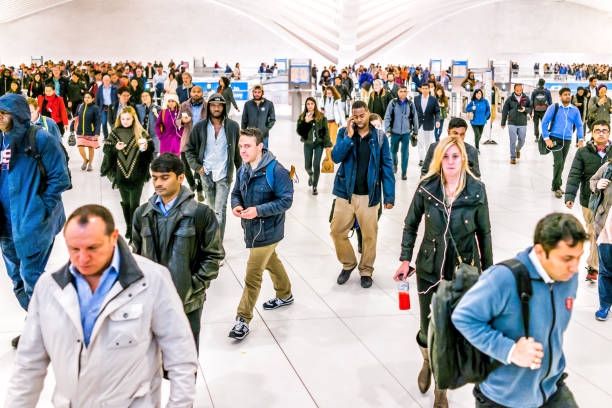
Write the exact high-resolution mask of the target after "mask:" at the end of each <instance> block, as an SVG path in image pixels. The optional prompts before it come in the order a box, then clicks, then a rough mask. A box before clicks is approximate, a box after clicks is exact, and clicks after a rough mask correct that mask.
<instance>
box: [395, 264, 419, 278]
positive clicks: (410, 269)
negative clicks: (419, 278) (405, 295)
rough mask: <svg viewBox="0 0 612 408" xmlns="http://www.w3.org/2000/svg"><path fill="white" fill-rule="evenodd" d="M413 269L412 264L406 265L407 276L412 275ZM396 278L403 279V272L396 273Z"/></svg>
mask: <svg viewBox="0 0 612 408" xmlns="http://www.w3.org/2000/svg"><path fill="white" fill-rule="evenodd" d="M414 271H415V268H414V266H412V265H410V266H409V267H408V276H412V274H413V273H414ZM397 278H398V279H399V280H404V274H403V273H400V274H399V275H397Z"/></svg>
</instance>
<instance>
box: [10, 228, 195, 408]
mask: <svg viewBox="0 0 612 408" xmlns="http://www.w3.org/2000/svg"><path fill="white" fill-rule="evenodd" d="M117 245H118V248H119V254H120V255H119V256H120V266H119V274H118V278H117V282H115V284H114V285H113V287H112V288H111V290H110V292H109V294H108V296H107V299H109V300H108V301H107V302H106V303H105V305H104V306H103V307H102V309H101V310H100V313H99V316H98V318H97V320H96V323H95V325H94V329H93V332H92V335H91V339H90V342H89V345H88V346H87V347H85V343H84V337H83V326H82V323H81V314H80V312H79V298H78V295H77V291H76V287H75V281H74V276H73V275H72V273H71V272H70V270H69V264H67V265H65V266H64V267H62V269H60V270H59V271H57V272H55V273H43V274H42V275H41V276H40V279H39V280H38V283H37V284H36V290H35V291H34V295H33V297H32V301H31V302H30V306H29V309H28V318H27V319H26V323H25V328H24V330H23V334H22V336H21V340H20V341H19V348H18V349H17V355H16V357H15V368H14V371H13V375H12V377H11V379H10V381H9V384H8V392H7V397H6V403H5V406H6V407H11V408H31V407H34V406H36V403H37V401H38V398H39V396H40V391H41V390H42V388H43V383H44V380H45V375H46V373H47V366H48V365H49V363H51V366H52V367H53V371H54V373H55V390H54V393H53V400H52V403H53V406H54V407H56V408H110V407H129V408H150V407H161V382H162V365H163V368H164V369H165V370H167V371H168V373H169V374H168V377H169V378H170V382H171V386H170V397H169V402H168V404H167V405H166V407H168V408H170V407H171V408H190V407H192V406H193V401H194V398H195V393H196V390H195V375H196V370H197V367H198V360H197V355H196V348H195V342H194V340H193V334H192V333H191V329H190V327H189V323H188V321H187V316H186V315H185V312H183V307H182V305H181V301H180V299H179V297H178V296H177V295H176V289H174V287H173V286H172V281H171V280H170V276H169V273H168V270H167V269H166V268H165V267H163V266H161V265H158V264H156V263H154V262H152V261H150V260H148V259H146V258H143V257H141V256H138V255H132V254H131V253H130V249H129V248H128V246H127V244H126V243H125V241H124V240H123V238H121V237H119V241H118V244H117Z"/></svg>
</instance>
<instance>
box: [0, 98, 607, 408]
mask: <svg viewBox="0 0 612 408" xmlns="http://www.w3.org/2000/svg"><path fill="white" fill-rule="evenodd" d="M277 111H278V114H279V118H280V120H279V121H278V122H277V125H276V126H275V128H274V129H273V131H272V136H271V150H272V151H273V152H274V153H275V154H276V155H277V156H278V157H279V159H280V161H281V162H282V163H283V164H285V165H286V166H289V165H291V164H293V165H295V166H296V168H297V169H298V173H299V175H300V178H301V182H300V183H299V184H298V185H296V191H295V196H294V203H293V207H292V209H291V210H290V211H289V213H288V215H287V223H286V237H285V239H284V240H283V241H282V243H281V244H280V246H279V249H278V253H279V255H280V257H281V259H282V261H283V262H284V264H285V266H286V268H287V271H288V273H289V275H290V277H291V281H292V284H293V293H294V295H295V298H296V301H295V304H294V305H292V306H290V307H287V308H284V309H280V310H276V311H263V310H262V309H261V308H259V307H258V308H257V310H256V313H255V318H254V319H253V322H252V324H251V334H250V335H249V336H248V337H247V338H246V339H245V340H244V341H243V342H242V343H235V342H233V341H231V340H230V339H228V338H227V334H228V332H229V329H230V328H231V326H232V323H233V320H234V316H235V312H236V307H237V305H238V301H239V299H240V295H241V291H242V284H243V279H244V270H245V264H246V259H247V255H248V252H247V250H246V249H245V247H244V242H243V238H242V237H243V235H242V231H241V229H240V224H239V222H238V221H237V220H235V219H233V218H231V215H230V219H229V221H228V226H227V233H226V238H225V248H226V251H227V254H228V256H227V261H226V264H225V266H224V267H223V268H222V269H221V272H220V274H219V278H218V279H217V280H215V281H214V282H213V284H212V286H211V288H210V289H209V291H208V300H207V302H206V304H205V307H204V315H203V326H202V334H201V343H200V344H201V345H200V349H201V350H200V362H201V365H202V368H203V370H204V380H205V381H203V379H202V376H200V377H199V383H198V396H197V403H196V406H197V407H213V406H214V407H234V406H245V407H263V406H265V407H270V408H272V407H287V406H288V407H295V408H301V407H349V406H351V407H358V408H359V407H385V408H387V407H389V408H391V407H404V408H405V407H430V406H432V403H433V396H432V392H431V391H430V392H429V393H428V394H426V395H421V394H420V392H419V391H418V388H417V385H416V376H417V371H418V369H419V368H420V364H421V357H420V353H419V351H418V349H417V347H416V344H415V342H414V336H415V333H416V331H417V330H418V326H419V321H418V310H417V308H418V302H417V297H416V293H415V292H414V290H411V297H412V305H413V308H412V310H410V311H405V312H400V311H399V310H398V304H397V293H396V285H395V283H394V282H393V281H392V279H391V276H392V275H393V272H394V271H395V269H396V268H397V266H398V257H399V246H400V240H401V234H402V227H403V219H404V217H405V214H406V212H407V210H408V206H409V204H410V199H411V197H412V194H413V192H414V189H415V186H416V183H417V179H418V171H419V167H418V166H417V162H418V160H417V154H416V149H413V148H411V149H410V150H411V157H410V165H409V169H408V174H409V175H410V176H409V180H408V181H401V180H400V181H398V182H397V186H396V207H395V208H394V209H393V210H391V211H384V213H383V216H382V218H381V220H380V227H379V242H378V256H377V259H376V264H375V266H376V271H375V274H374V286H373V287H372V288H370V289H368V290H364V289H362V288H361V287H360V285H359V279H358V277H357V276H356V274H355V276H353V277H352V278H351V280H350V281H349V282H348V283H347V284H346V285H344V286H338V285H337V284H336V283H335V281H336V276H337V274H338V273H339V271H340V264H339V263H338V262H337V260H336V257H335V251H334V248H333V245H332V241H331V238H330V236H329V223H328V221H327V220H328V216H329V210H330V204H331V199H332V196H331V190H332V186H333V175H331V174H324V175H322V176H321V181H320V185H319V192H320V194H319V196H317V197H314V196H312V195H311V194H310V192H309V189H308V187H307V184H306V180H307V177H306V174H305V171H304V170H303V156H302V154H301V152H302V146H301V144H300V142H299V140H298V137H297V136H296V134H295V131H294V124H292V123H291V122H290V121H289V120H288V119H287V115H286V114H287V113H288V112H289V110H288V108H287V107H278V108H277ZM283 115H284V116H283ZM494 129H495V138H496V139H497V140H498V141H500V144H499V145H496V146H491V145H484V146H482V148H481V150H482V154H481V156H480V161H481V170H482V173H483V180H484V182H485V183H486V186H487V191H488V196H489V206H490V214H491V223H492V228H493V246H494V248H493V253H494V257H495V261H501V260H503V259H506V258H509V257H511V256H513V255H514V254H515V253H516V252H518V251H520V250H522V249H523V248H525V247H526V246H528V245H529V244H530V241H531V237H532V232H533V229H534V226H535V224H536V222H537V220H538V219H539V218H541V217H542V216H543V215H545V214H547V213H549V212H551V211H568V210H567V209H566V208H565V206H564V205H563V203H562V201H561V200H558V199H556V198H554V196H553V194H552V192H551V191H550V182H551V177H552V157H551V156H546V157H542V156H539V155H538V153H537V148H536V144H535V143H534V142H533V136H532V130H531V127H530V129H529V131H528V137H527V143H526V146H525V148H524V149H523V157H522V158H521V159H520V160H519V163H518V164H517V165H515V166H511V165H510V164H509V163H508V158H509V153H508V145H507V133H506V132H505V131H502V130H501V129H500V128H499V125H498V124H496V125H495V127H494ZM467 140H468V142H470V143H472V142H473V134H472V132H471V130H470V131H469V132H468V136H467ZM574 152H575V148H572V150H571V152H570V157H569V158H568V161H567V164H566V171H565V174H566V175H567V172H568V170H569V166H570V163H571V160H572V157H573V154H574ZM96 153H97V154H98V156H97V157H96V166H95V167H96V169H99V167H100V159H101V156H100V155H101V151H100V150H98V151H97V152H96ZM70 154H71V157H72V158H73V161H72V162H71V163H70V167H71V169H72V173H73V178H74V185H75V188H74V189H73V190H71V191H68V192H66V193H65V194H64V203H65V206H66V211H67V212H70V211H72V210H74V209H75V208H76V207H77V206H79V205H82V204H86V203H92V202H93V203H100V204H103V205H106V206H108V207H109V208H111V210H112V211H113V214H115V215H116V221H117V223H118V224H119V228H120V230H121V231H122V232H123V231H124V228H125V227H124V222H123V219H122V216H121V210H120V206H119V194H118V192H117V191H113V190H112V189H111V187H110V184H109V183H108V182H107V181H106V180H101V179H100V177H99V173H98V170H96V171H95V172H93V173H85V172H81V170H80V168H79V167H80V160H79V159H78V153H77V151H76V149H75V148H70ZM151 193H152V189H151V187H150V186H149V187H148V188H147V189H146V190H145V193H144V194H143V201H144V199H145V198H146V197H147V196H148V195H150V194H151ZM571 213H573V214H575V215H576V216H577V217H578V218H580V219H581V212H580V208H575V209H574V210H571ZM66 260H67V255H66V251H65V246H64V242H63V239H62V237H61V235H60V236H58V238H57V240H56V244H55V248H54V250H53V254H52V256H51V260H50V262H49V266H48V269H49V270H53V269H55V268H57V267H59V266H60V265H62V264H63V263H64V262H65V261H66ZM0 264H1V265H2V266H1V268H3V269H4V264H3V263H0ZM583 264H584V262H583ZM580 275H581V278H580V287H579V293H578V299H577V301H576V303H575V310H574V315H573V319H572V322H571V324H570V327H569V330H568V332H567V336H566V343H565V350H566V357H567V364H568V372H569V373H570V377H569V379H568V384H569V386H570V387H571V389H572V390H573V391H574V393H575V395H576V399H577V401H578V403H579V405H580V406H581V407H610V406H612V376H610V372H609V369H610V367H611V362H612V358H611V357H610V351H609V350H610V349H612V322H607V323H602V322H597V321H595V319H594V318H593V313H594V311H595V308H596V306H597V287H596V285H591V284H587V283H585V282H584V275H585V273H584V265H582V266H581V270H580ZM411 283H414V280H413V281H412V282H411ZM412 286H414V285H412ZM0 293H3V294H4V295H3V296H2V297H1V298H0V299H1V300H0V305H1V306H2V309H1V310H2V312H1V313H0V392H1V394H2V395H4V394H5V387H6V383H7V379H8V378H9V376H10V371H11V365H12V361H13V358H14V352H13V350H12V349H11V348H10V344H9V341H10V339H11V338H12V337H13V336H15V335H16V334H18V333H19V331H20V330H21V327H22V325H23V319H24V316H25V315H24V313H23V312H22V310H21V309H20V308H19V306H18V304H17V301H16V300H15V299H14V296H13V295H12V290H11V284H10V281H9V279H8V277H7V276H6V273H5V272H3V271H0ZM273 295H274V292H273V288H272V285H271V282H270V281H269V279H268V277H267V276H266V277H265V278H264V283H263V287H262V291H261V297H260V302H259V304H261V302H263V301H265V300H266V299H267V298H270V297H272V296H273ZM53 382H54V380H53V375H52V374H51V375H49V378H48V380H47V385H46V386H45V388H44V391H43V394H42V396H41V402H40V404H39V406H41V407H49V406H51V405H50V402H49V401H50V395H51V392H52V387H53ZM167 393H168V385H167V384H165V385H164V395H167ZM449 399H450V404H451V406H452V407H472V406H474V402H473V398H472V396H471V387H464V388H463V389H460V390H458V391H453V392H450V393H449Z"/></svg>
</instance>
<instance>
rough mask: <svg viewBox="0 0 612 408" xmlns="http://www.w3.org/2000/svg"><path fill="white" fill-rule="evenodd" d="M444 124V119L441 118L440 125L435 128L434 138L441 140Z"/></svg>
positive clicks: (437, 140)
mask: <svg viewBox="0 0 612 408" xmlns="http://www.w3.org/2000/svg"><path fill="white" fill-rule="evenodd" d="M443 126H444V119H440V127H439V128H435V129H434V138H435V139H436V142H439V141H440V136H441V135H442V127H443Z"/></svg>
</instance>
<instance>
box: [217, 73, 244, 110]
mask: <svg viewBox="0 0 612 408" xmlns="http://www.w3.org/2000/svg"><path fill="white" fill-rule="evenodd" d="M217 93H218V94H221V96H222V97H223V98H224V99H225V109H226V110H227V112H226V113H227V116H228V117H229V114H230V112H231V110H232V106H233V107H234V108H236V111H237V112H238V113H240V109H238V105H237V104H236V100H235V99H234V91H232V88H231V87H230V79H229V78H227V77H221V78H219V86H218V87H217Z"/></svg>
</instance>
